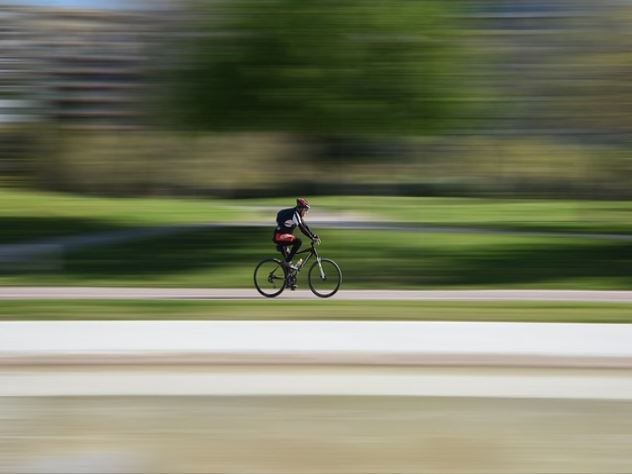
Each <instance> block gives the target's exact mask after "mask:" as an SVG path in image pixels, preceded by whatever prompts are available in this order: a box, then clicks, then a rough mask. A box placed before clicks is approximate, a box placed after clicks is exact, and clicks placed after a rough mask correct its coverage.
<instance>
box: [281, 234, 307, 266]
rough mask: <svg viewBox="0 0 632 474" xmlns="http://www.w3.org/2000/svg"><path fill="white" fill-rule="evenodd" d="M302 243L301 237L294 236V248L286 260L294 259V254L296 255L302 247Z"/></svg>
mask: <svg viewBox="0 0 632 474" xmlns="http://www.w3.org/2000/svg"><path fill="white" fill-rule="evenodd" d="M302 244H303V242H302V241H301V239H299V238H298V237H294V240H293V241H292V249H291V250H290V253H289V254H288V256H287V257H286V258H285V261H286V262H291V261H292V259H293V258H294V255H296V252H298V249H300V248H301V245H302Z"/></svg>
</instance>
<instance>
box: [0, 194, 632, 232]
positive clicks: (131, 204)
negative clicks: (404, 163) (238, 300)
mask: <svg viewBox="0 0 632 474" xmlns="http://www.w3.org/2000/svg"><path fill="white" fill-rule="evenodd" d="M311 201H312V203H313V205H314V210H313V214H312V215H314V216H317V215H318V213H319V212H332V211H335V212H349V213H355V214H357V215H359V216H361V217H365V218H366V219H377V220H389V221H395V222H406V223H412V224H426V225H438V226H455V227H482V228H497V229H511V230H524V231H559V232H608V233H630V234H632V202H624V201H552V200H541V201H537V200H515V199H514V200H510V199H474V198H467V199H466V198H413V197H385V196H349V197H340V196H326V197H325V196H323V197H314V198H312V199H311ZM293 202H294V198H293V197H288V198H283V199H281V198H279V199H244V200H227V199H176V198H171V199H169V198H128V199H122V198H100V197H87V196H79V195H72V194H59V193H46V192H34V191H24V190H9V189H0V243H8V242H21V241H28V240H37V239H44V238H49V237H55V236H60V235H72V234H82V233H88V232H98V231H106V230H120V229H129V228H136V227H143V226H159V225H181V224H191V223H203V222H241V223H244V224H246V223H248V222H252V220H253V219H258V220H268V221H269V222H270V223H271V225H272V223H273V221H274V216H275V213H276V209H281V208H283V207H289V206H292V205H293Z"/></svg>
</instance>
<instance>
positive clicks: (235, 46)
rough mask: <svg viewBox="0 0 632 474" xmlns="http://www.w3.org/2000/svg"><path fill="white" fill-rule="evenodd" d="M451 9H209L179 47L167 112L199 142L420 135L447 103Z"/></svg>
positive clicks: (269, 0) (367, 4)
mask: <svg viewBox="0 0 632 474" xmlns="http://www.w3.org/2000/svg"><path fill="white" fill-rule="evenodd" d="M448 3H452V2H445V1H440V0H439V1H435V0H389V1H382V0H380V1H378V0H345V1H343V2H341V1H339V0H338V1H332V0H300V1H297V0H226V1H221V2H214V3H213V4H212V7H208V6H207V8H206V9H203V10H202V9H198V15H197V16H196V19H197V21H196V22H195V26H194V27H193V29H192V33H193V34H189V35H188V38H187V39H185V40H184V42H183V43H181V44H180V45H179V48H178V51H179V56H180V57H179V59H178V66H177V67H175V68H174V69H173V70H172V73H173V76H172V79H174V80H172V81H170V84H172V85H173V89H172V93H171V94H170V97H171V99H172V102H171V105H172V107H171V111H172V112H173V113H174V116H176V117H177V118H178V120H179V121H180V123H182V124H184V125H186V126H189V127H194V128H201V129H207V130H244V129H245V130H285V131H292V132H299V133H312V134H326V135H332V134H365V133H371V134H375V133H377V134H393V133H395V134H418V133H424V132H427V131H429V130H430V129H434V128H436V127H437V126H440V125H441V121H442V119H444V118H445V117H446V115H447V114H448V113H449V110H450V104H451V103H454V100H453V99H454V90H455V89H454V88H453V82H454V78H455V77H457V74H456V73H455V67H454V65H455V64H456V63H457V62H458V60H457V59H456V58H457V49H456V48H455V47H454V45H453V44H452V43H453V42H452V41H451V40H452V39H453V35H454V34H455V31H456V26H455V24H454V23H455V20H454V18H455V17H454V16H453V15H451V12H450V11H449V10H448V7H447V6H446V4H448Z"/></svg>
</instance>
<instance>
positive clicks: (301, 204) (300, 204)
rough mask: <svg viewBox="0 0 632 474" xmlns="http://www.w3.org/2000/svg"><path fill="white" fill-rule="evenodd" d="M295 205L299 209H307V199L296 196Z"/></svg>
mask: <svg viewBox="0 0 632 474" xmlns="http://www.w3.org/2000/svg"><path fill="white" fill-rule="evenodd" d="M296 207H298V208H299V209H309V203H308V202H307V199H303V198H297V199H296Z"/></svg>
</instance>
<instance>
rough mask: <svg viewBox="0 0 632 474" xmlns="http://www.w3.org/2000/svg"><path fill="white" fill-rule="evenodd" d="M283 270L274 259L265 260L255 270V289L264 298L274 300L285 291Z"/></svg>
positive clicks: (279, 263)
mask: <svg viewBox="0 0 632 474" xmlns="http://www.w3.org/2000/svg"><path fill="white" fill-rule="evenodd" d="M285 276H286V275H285V268H284V267H283V265H281V262H280V261H279V260H277V259H276V258H266V259H265V260H262V261H261V262H259V264H258V265H257V267H256V268H255V273H254V281H255V288H256V289H257V291H258V292H259V293H261V294H262V295H263V296H265V297H266V298H274V297H275V296H278V295H280V294H281V292H282V291H283V290H284V289H285Z"/></svg>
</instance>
